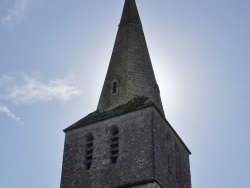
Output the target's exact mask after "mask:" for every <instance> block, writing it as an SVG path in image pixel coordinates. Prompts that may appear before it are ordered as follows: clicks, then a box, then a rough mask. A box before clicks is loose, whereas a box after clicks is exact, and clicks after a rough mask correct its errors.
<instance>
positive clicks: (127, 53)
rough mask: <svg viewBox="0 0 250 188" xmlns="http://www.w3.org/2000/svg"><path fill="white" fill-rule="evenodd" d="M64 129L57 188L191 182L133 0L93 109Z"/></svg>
mask: <svg viewBox="0 0 250 188" xmlns="http://www.w3.org/2000/svg"><path fill="white" fill-rule="evenodd" d="M114 83H115V85H114ZM114 130H115V131H114ZM64 131H65V133H66V136H65V146H64V156H63V168H62V179H61V188H191V176H190V164H189V155H190V154H191V153H190V151H189V150H188V148H187V147H186V145H185V144H184V143H183V141H182V140H181V139H180V137H179V136H178V134H177V133H176V132H175V130H174V129H173V128H172V127H171V125H170V124H169V123H168V121H167V120H166V119H165V115H164V111H163V108H162V104H161V99H160V94H159V88H158V85H157V83H156V80H155V76H154V72H153V68H152V65H151V60H150V57H149V53H148V49H147V45H146V40H145V37H144V34H143V29H142V25H141V21H140V17H139V14H138V11H137V8H136V5H135V0H125V6H124V11H123V15H122V19H121V22H120V25H119V30H118V34H117V37H116V42H115V46H114V50H113V53H112V57H111V60H110V65H109V69H108V72H107V75H106V79H105V82H104V86H103V90H102V93H101V96H100V100H99V104H98V108H97V110H96V111H95V112H93V113H91V114H89V115H87V116H86V117H84V118H82V119H81V120H79V121H77V122H76V123H74V124H73V125H71V126H69V127H68V128H67V129H65V130H64ZM114 133H115V136H114ZM114 158H115V160H114ZM116 159H117V160H116Z"/></svg>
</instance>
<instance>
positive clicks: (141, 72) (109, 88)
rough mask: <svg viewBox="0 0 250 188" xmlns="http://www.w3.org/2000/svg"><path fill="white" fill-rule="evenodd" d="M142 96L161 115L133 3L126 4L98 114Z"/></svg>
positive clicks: (138, 18)
mask: <svg viewBox="0 0 250 188" xmlns="http://www.w3.org/2000/svg"><path fill="white" fill-rule="evenodd" d="M140 96H145V97H147V98H149V100H151V101H153V103H154V104H155V106H156V107H157V108H158V110H160V111H161V112H162V114H164V111H163V107H162V103H161V99H160V92H159V88H158V85H157V83H156V79H155V75H154V71H153V67H152V64H151V60H150V56H149V52H148V48H147V44H146V40H145V36H144V33H143V28H142V24H141V20H140V16H139V13H138V10H137V7H136V3H135V0H125V4H124V8H123V13H122V17H121V21H120V24H119V29H118V32H117V36H116V41H115V45H114V48H113V52H112V55H111V60H110V63H109V68H108V72H107V75H106V78H105V82H104V85H103V89H102V93H101V96H100V100H99V104H98V107H97V108H98V110H99V111H101V112H103V111H107V110H111V109H113V108H115V107H117V106H119V105H121V104H125V103H127V102H128V101H130V100H132V99H133V98H135V97H140Z"/></svg>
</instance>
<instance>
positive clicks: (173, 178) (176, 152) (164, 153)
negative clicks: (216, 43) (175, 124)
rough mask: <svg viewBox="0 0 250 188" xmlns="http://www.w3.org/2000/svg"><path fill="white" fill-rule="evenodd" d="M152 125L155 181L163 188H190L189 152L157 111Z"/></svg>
mask: <svg viewBox="0 0 250 188" xmlns="http://www.w3.org/2000/svg"><path fill="white" fill-rule="evenodd" d="M153 124H154V145H155V149H154V150H155V168H156V179H157V180H158V181H159V182H160V183H161V184H162V186H163V187H164V188H191V176H190V167H189V152H188V151H187V149H186V148H185V147H184V145H183V144H182V143H181V141H180V139H179V138H178V137H177V136H176V134H175V133H174V132H173V130H172V129H171V128H170V125H169V124H168V123H167V122H166V121H164V120H163V118H162V117H161V116H160V115H159V113H158V112H157V111H154V115H153Z"/></svg>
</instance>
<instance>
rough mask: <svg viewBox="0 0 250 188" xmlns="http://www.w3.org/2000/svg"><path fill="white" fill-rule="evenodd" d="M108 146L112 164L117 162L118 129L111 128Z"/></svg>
mask: <svg viewBox="0 0 250 188" xmlns="http://www.w3.org/2000/svg"><path fill="white" fill-rule="evenodd" d="M110 148H111V150H110V153H111V155H110V159H111V164H114V163H116V162H117V159H118V156H119V131H118V129H117V128H115V129H113V130H112V135H111V137H110Z"/></svg>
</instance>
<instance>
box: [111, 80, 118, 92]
mask: <svg viewBox="0 0 250 188" xmlns="http://www.w3.org/2000/svg"><path fill="white" fill-rule="evenodd" d="M117 86H118V83H117V81H114V82H113V86H112V93H117Z"/></svg>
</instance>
